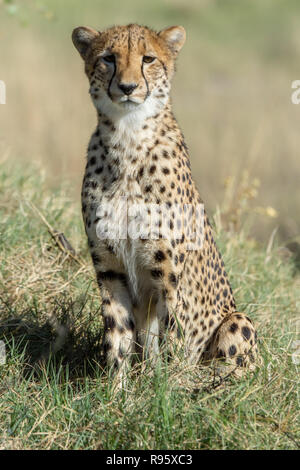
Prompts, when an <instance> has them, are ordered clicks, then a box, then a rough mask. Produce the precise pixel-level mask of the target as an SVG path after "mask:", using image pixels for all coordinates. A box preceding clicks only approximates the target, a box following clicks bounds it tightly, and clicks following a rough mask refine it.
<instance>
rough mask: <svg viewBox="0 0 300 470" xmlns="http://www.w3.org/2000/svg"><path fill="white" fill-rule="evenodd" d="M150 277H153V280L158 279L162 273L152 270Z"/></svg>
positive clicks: (158, 270) (159, 270)
mask: <svg viewBox="0 0 300 470" xmlns="http://www.w3.org/2000/svg"><path fill="white" fill-rule="evenodd" d="M151 276H152V277H153V279H160V278H161V277H163V271H162V270H161V269H152V270H151Z"/></svg>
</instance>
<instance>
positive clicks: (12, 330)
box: [0, 296, 104, 379]
mask: <svg viewBox="0 0 300 470" xmlns="http://www.w3.org/2000/svg"><path fill="white" fill-rule="evenodd" d="M37 313H38V315H37ZM100 318H101V315H100V308H99V307H98V308H97V309H96V310H94V309H92V310H89V307H88V305H87V301H86V299H82V298H80V299H77V300H75V301H73V300H72V299H70V298H67V297H66V296H61V297H60V298H56V299H55V301H53V302H52V309H51V314H50V315H49V313H48V314H46V313H45V312H37V308H36V306H35V305H32V306H30V307H28V308H27V309H26V310H25V311H21V312H16V311H15V310H14V309H13V307H12V306H11V305H10V303H9V302H8V301H7V300H4V299H3V298H0V340H2V341H4V343H5V344H6V346H7V348H6V349H7V354H8V360H9V358H12V359H13V356H19V358H20V357H21V358H22V359H21V360H22V363H23V365H24V376H25V377H29V376H30V375H31V376H33V377H36V378H39V376H40V374H44V373H45V371H47V373H49V374H50V373H51V374H53V372H55V371H57V372H58V371H59V370H61V368H62V367H63V368H66V369H67V370H68V377H69V379H76V378H79V377H82V376H86V375H89V376H95V375H96V370H98V371H99V367H100V369H103V368H104V358H103V355H102V353H101V351H102V348H101V341H102V331H103V330H102V324H101V319H100Z"/></svg>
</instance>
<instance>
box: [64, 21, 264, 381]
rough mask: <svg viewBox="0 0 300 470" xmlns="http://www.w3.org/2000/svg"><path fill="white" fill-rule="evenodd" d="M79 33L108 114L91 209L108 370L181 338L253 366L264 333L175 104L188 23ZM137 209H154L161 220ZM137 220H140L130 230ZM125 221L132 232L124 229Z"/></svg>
mask: <svg viewBox="0 0 300 470" xmlns="http://www.w3.org/2000/svg"><path fill="white" fill-rule="evenodd" d="M72 40H73V43H74V45H75V47H76V49H77V50H78V52H79V53H80V55H81V57H82V59H83V60H84V64H85V73H86V75H87V77H88V79H89V85H90V88H89V93H90V95H91V98H92V102H93V104H94V106H95V108H96V111H97V118H98V124H97V127H96V129H95V131H94V133H93V134H92V136H91V139H90V142H89V146H88V152H87V163H86V170H85V175H84V179H83V185H82V214H83V219H84V224H85V229H86V234H87V237H88V244H89V249H90V253H91V257H92V261H93V264H94V268H95V272H96V277H97V283H98V285H99V288H100V294H101V299H102V315H103V321H104V335H103V351H104V354H105V357H106V361H107V364H108V367H109V370H113V371H114V370H115V371H116V372H117V375H121V376H122V377H124V376H126V371H127V369H128V366H129V364H130V362H131V359H132V358H133V357H135V356H136V355H137V356H138V355H139V354H143V357H147V358H149V359H150V360H154V362H155V358H157V357H158V354H159V351H160V345H161V342H162V340H163V338H165V337H166V336H169V337H170V338H171V340H172V338H173V339H174V341H179V340H180V341H182V342H183V344H184V352H185V355H186V358H187V360H188V361H190V362H191V363H198V362H200V361H201V360H202V361H203V360H205V361H206V360H213V359H218V358H219V359H220V360H221V361H225V363H226V364H229V365H231V367H234V368H235V369H240V370H241V368H243V367H245V366H248V367H250V368H251V367H254V364H255V362H256V356H257V344H256V343H257V335H256V331H255V329H254V326H253V323H252V321H251V319H250V318H249V317H247V316H246V315H245V314H243V313H239V312H237V311H236V304H235V300H234V297H233V292H232V289H231V286H230V284H229V281H228V277H227V274H226V271H225V269H224V262H223V260H222V257H221V254H220V252H219V251H218V248H217V246H216V244H215V241H214V238H213V233H212V227H211V225H210V222H209V220H208V217H207V215H206V212H205V210H204V208H203V202H202V199H201V198H200V196H199V193H198V191H197V189H196V186H195V183H194V181H193V178H192V175H191V167H190V162H189V155H188V149H187V146H186V144H185V142H184V138H183V134H182V132H181V130H180V128H179V126H178V124H177V121H176V119H175V117H174V115H173V113H172V108H171V101H170V87H171V80H172V77H173V75H174V70H175V61H176V57H177V55H178V53H179V51H180V49H181V48H182V46H183V44H184V42H185V30H184V28H183V27H181V26H173V27H168V28H166V29H164V30H162V31H160V32H159V33H156V32H155V31H153V30H152V29H150V28H148V27H145V26H139V25H137V24H130V25H127V26H114V27H111V28H108V29H106V30H104V31H102V32H98V31H96V30H94V29H91V28H88V27H78V28H76V29H74V31H73V34H72ZM136 207H138V208H139V207H146V211H144V212H145V214H146V216H149V214H150V215H151V224H152V225H151V224H149V220H148V219H147V217H146V219H147V223H146V221H145V217H144V216H142V217H140V215H141V214H140V213H139V211H137V212H136V211H135V210H134V208H136ZM152 209H153V211H152ZM130 210H131V212H130ZM145 214H144V215H145ZM129 219H130V222H133V221H135V222H136V225H135V230H132V233H131V236H129V230H128V228H129V226H128V225H127V226H126V221H127V222H128V220H129ZM138 221H139V222H138ZM119 222H122V223H121V226H122V227H123V226H125V231H124V230H123V228H122V230H121V232H120V231H119V232H118V231H115V232H114V228H115V227H116V226H117V225H119ZM152 222H153V223H152ZM149 225H151V231H149V230H150V229H149ZM153 227H154V229H153ZM163 227H164V230H163ZM166 227H167V230H166ZM195 227H196V229H195ZM126 230H127V231H126ZM195 230H196V231H195ZM107 234H109V236H106V235H107ZM149 234H150V235H151V236H150V235H149Z"/></svg>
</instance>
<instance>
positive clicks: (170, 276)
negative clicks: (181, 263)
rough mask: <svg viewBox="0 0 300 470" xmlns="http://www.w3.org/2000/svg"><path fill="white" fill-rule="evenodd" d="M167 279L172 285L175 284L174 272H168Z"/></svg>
mask: <svg viewBox="0 0 300 470" xmlns="http://www.w3.org/2000/svg"><path fill="white" fill-rule="evenodd" d="M169 281H170V283H171V284H172V286H173V287H176V286H177V279H176V276H175V274H174V273H170V274H169Z"/></svg>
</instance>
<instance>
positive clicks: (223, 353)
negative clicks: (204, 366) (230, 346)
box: [217, 349, 226, 359]
mask: <svg viewBox="0 0 300 470" xmlns="http://www.w3.org/2000/svg"><path fill="white" fill-rule="evenodd" d="M221 357H226V354H225V352H224V351H223V350H222V349H218V352H217V359H221Z"/></svg>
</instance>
